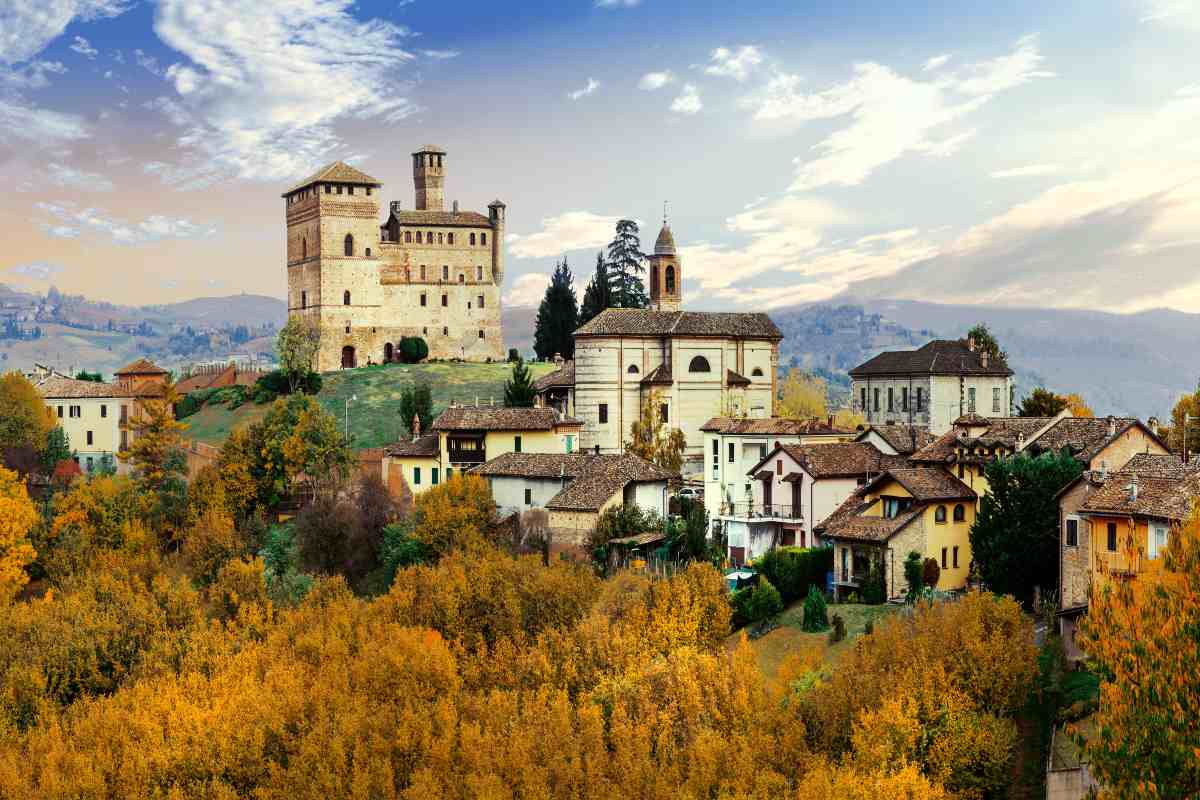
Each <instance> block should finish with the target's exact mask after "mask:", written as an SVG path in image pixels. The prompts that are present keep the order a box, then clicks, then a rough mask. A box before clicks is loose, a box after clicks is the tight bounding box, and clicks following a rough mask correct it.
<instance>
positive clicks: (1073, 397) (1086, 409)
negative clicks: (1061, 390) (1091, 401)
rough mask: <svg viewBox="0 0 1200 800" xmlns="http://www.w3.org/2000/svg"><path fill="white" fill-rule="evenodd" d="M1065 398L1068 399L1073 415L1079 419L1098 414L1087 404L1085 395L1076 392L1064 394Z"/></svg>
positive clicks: (1068, 406) (1068, 405) (1089, 417)
mask: <svg viewBox="0 0 1200 800" xmlns="http://www.w3.org/2000/svg"><path fill="white" fill-rule="evenodd" d="M1063 399H1064V400H1066V401H1067V408H1068V409H1070V411H1071V416H1073V417H1076V418H1078V419H1091V418H1093V417H1095V416H1096V412H1095V411H1093V410H1092V407H1091V406H1089V405H1088V404H1087V401H1086V400H1084V399H1083V396H1082V395H1080V394H1077V393H1076V392H1071V393H1070V394H1067V395H1063Z"/></svg>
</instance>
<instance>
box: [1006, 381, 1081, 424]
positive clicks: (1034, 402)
mask: <svg viewBox="0 0 1200 800" xmlns="http://www.w3.org/2000/svg"><path fill="white" fill-rule="evenodd" d="M1069 404H1070V403H1069V401H1068V400H1067V398H1065V397H1063V396H1062V395H1058V394H1055V393H1054V392H1052V391H1050V390H1049V389H1047V388H1045V387H1044V386H1039V387H1037V388H1036V389H1034V390H1033V391H1032V392H1030V393H1029V394H1028V395H1026V396H1025V398H1024V399H1023V400H1021V406H1020V408H1018V409H1017V416H1019V417H1053V416H1056V415H1057V414H1058V413H1059V412H1061V411H1062V410H1063V409H1064V408H1067V407H1068V405H1069Z"/></svg>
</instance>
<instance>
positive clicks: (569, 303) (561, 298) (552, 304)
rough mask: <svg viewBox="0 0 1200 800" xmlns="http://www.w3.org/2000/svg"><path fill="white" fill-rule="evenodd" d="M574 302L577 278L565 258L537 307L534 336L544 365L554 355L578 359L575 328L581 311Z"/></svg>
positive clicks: (535, 350)
mask: <svg viewBox="0 0 1200 800" xmlns="http://www.w3.org/2000/svg"><path fill="white" fill-rule="evenodd" d="M576 302H577V301H576V300H575V286H574V277H573V276H572V275H571V268H570V267H568V266H567V259H566V257H564V258H563V260H562V261H560V262H558V263H556V264H555V265H554V274H553V275H552V276H551V277H550V284H549V285H548V286H547V287H546V293H545V296H543V297H542V303H541V305H540V306H538V313H537V322H536V327H535V329H534V333H533V351H534V352H535V353H537V357H538V358H540V359H542V360H543V361H545V360H548V359H550V358H553V357H554V356H555V355H559V356H562V357H563V358H565V359H571V358H574V357H575V328H576V326H577V324H578V321H579V307H578V305H577V304H576Z"/></svg>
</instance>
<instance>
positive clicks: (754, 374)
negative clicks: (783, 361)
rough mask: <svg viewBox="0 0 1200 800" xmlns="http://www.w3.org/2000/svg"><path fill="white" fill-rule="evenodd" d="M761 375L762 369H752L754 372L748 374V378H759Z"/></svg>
mask: <svg viewBox="0 0 1200 800" xmlns="http://www.w3.org/2000/svg"><path fill="white" fill-rule="evenodd" d="M762 374H763V373H762V367H755V368H754V371H753V372H751V373H750V377H752V378H761V377H762Z"/></svg>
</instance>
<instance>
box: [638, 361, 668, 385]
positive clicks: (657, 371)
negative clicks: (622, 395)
mask: <svg viewBox="0 0 1200 800" xmlns="http://www.w3.org/2000/svg"><path fill="white" fill-rule="evenodd" d="M674 382H675V379H674V378H673V377H672V376H671V365H670V364H668V363H666V362H665V361H664V362H663V363H661V364H659V365H658V366H657V367H655V368H654V369H652V370H650V371H649V372H647V373H646V377H644V378H642V380H641V381H640V383H641V384H642V385H643V386H670V385H671V384H672V383H674Z"/></svg>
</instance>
